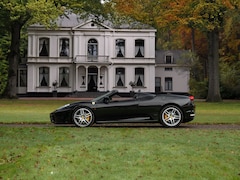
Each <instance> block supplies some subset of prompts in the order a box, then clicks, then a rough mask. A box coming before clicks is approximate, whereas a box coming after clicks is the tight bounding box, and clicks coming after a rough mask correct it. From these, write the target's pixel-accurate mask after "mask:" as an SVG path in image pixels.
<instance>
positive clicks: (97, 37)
mask: <svg viewBox="0 0 240 180" xmlns="http://www.w3.org/2000/svg"><path fill="white" fill-rule="evenodd" d="M57 25H58V28H57V29H54V30H53V29H45V28H44V27H43V26H40V25H32V26H30V28H29V29H28V56H27V62H26V64H27V67H26V68H25V69H24V68H19V74H18V76H19V78H18V93H19V94H34V93H35V94H41V93H51V92H52V91H53V90H54V89H57V91H58V92H59V93H65V94H70V93H72V92H86V91H100V92H105V91H109V90H113V89H116V90H118V91H119V92H123V93H127V92H130V91H132V90H133V91H141V92H188V91H189V85H188V81H189V69H186V68H184V67H182V66H181V65H179V64H178V63H177V61H178V60H179V59H181V54H182V53H183V51H156V50H155V33H156V30H155V29H153V28H151V27H148V26H146V25H145V26H144V25H140V24H131V25H121V26H119V27H114V26H113V25H112V24H111V23H109V22H108V23H106V22H103V23H100V22H97V21H94V20H92V19H90V20H88V21H82V20H79V19H78V18H77V16H76V15H75V14H71V15H70V16H69V18H66V17H63V18H59V19H58V21H57Z"/></svg>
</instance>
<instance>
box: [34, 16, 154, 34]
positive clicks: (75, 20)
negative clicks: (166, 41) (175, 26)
mask: <svg viewBox="0 0 240 180" xmlns="http://www.w3.org/2000/svg"><path fill="white" fill-rule="evenodd" d="M55 22H56V24H57V27H59V28H73V29H76V27H79V26H83V25H84V24H86V23H89V22H95V23H98V24H99V25H101V26H102V27H104V28H107V29H148V30H150V29H151V30H155V29H154V28H153V27H151V26H149V25H146V24H143V23H141V22H137V21H131V22H127V21H126V22H122V24H116V23H115V24H114V23H113V22H111V21H109V20H104V19H101V20H98V19H97V18H96V17H94V16H89V17H88V18H81V16H80V15H77V14H75V13H73V12H67V13H65V15H62V16H59V17H58V18H57V19H56V21H55ZM31 27H43V26H42V25H40V24H33V25H31ZM155 31H156V30H155Z"/></svg>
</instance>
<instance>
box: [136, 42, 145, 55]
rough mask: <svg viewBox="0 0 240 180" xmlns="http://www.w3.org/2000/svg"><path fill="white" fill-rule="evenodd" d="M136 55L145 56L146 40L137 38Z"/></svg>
mask: <svg viewBox="0 0 240 180" xmlns="http://www.w3.org/2000/svg"><path fill="white" fill-rule="evenodd" d="M135 57H144V40H141V39H138V40H135Z"/></svg>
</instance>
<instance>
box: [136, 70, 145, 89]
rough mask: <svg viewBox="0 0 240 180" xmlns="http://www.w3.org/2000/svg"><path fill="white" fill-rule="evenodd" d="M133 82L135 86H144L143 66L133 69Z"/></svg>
mask: <svg viewBox="0 0 240 180" xmlns="http://www.w3.org/2000/svg"><path fill="white" fill-rule="evenodd" d="M135 83H136V86H144V69H143V68H136V69H135Z"/></svg>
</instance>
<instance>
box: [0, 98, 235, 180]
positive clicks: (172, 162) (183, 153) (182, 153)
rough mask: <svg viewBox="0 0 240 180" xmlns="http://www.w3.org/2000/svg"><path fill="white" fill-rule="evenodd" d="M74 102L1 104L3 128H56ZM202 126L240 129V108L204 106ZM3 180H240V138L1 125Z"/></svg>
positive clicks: (205, 132) (220, 133)
mask: <svg viewBox="0 0 240 180" xmlns="http://www.w3.org/2000/svg"><path fill="white" fill-rule="evenodd" d="M69 102H71V101H70V100H31V101H30V100H0V122H1V123H13V122H17V123H50V122H49V113H50V112H51V111H53V110H54V109H56V108H57V107H59V106H62V105H64V104H65V103H69ZM196 105H197V108H196V119H195V120H194V121H193V122H192V123H198V124H205V123H208V124H216V123H227V124H233V123H235V124H240V111H239V109H240V102H239V101H226V102H223V103H206V102H196ZM0 137H1V138H0V144H1V146H0V179H40V180H41V179H43V180H45V179H59V180H61V179H87V180H91V179H93V180H95V179H113V180H114V179H116V180H117V179H121V180H122V179H226V180H228V179H233V180H235V179H240V168H239V165H240V151H239V149H240V131H239V130H233V129H232V130H226V129H192V128H186V127H185V128H174V129H168V128H162V127H148V128H144V127H142V128H136V127H90V128H76V127H54V126H39V127H29V126H27V127H22V126H16V127H14V126H11V127H10V126H0Z"/></svg>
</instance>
